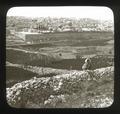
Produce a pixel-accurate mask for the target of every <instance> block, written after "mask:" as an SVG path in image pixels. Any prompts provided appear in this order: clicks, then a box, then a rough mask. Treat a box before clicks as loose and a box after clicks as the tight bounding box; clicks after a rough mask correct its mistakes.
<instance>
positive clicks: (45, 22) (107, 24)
mask: <svg viewBox="0 0 120 114" xmlns="http://www.w3.org/2000/svg"><path fill="white" fill-rule="evenodd" d="M6 29H7V33H9V32H11V33H14V32H38V33H46V32H84V31H110V32H111V31H113V22H112V21H111V20H109V21H103V20H93V19H90V18H80V19H76V18H62V17H61V18H51V17H47V18H44V17H40V18H26V17H17V16H16V17H14V16H10V17H7V27H6Z"/></svg>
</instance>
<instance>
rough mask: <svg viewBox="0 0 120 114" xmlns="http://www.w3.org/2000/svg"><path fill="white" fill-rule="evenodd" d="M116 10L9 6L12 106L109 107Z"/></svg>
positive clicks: (8, 65)
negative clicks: (114, 11)
mask: <svg viewBox="0 0 120 114" xmlns="http://www.w3.org/2000/svg"><path fill="white" fill-rule="evenodd" d="M114 83H115V82H114V14H113V12H112V10H111V9H110V8H108V7H103V6H39V7H38V6H37V7H30V6H29V7H23V6H21V7H12V8H10V9H9V10H8V12H7V15H6V100H7V104H8V105H9V106H10V107H13V108H32V109H34V108H108V107H110V106H112V104H113V102H114Z"/></svg>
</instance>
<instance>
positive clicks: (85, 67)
mask: <svg viewBox="0 0 120 114" xmlns="http://www.w3.org/2000/svg"><path fill="white" fill-rule="evenodd" d="M90 67H91V60H90V58H87V59H85V63H84V64H83V66H82V70H89V69H90Z"/></svg>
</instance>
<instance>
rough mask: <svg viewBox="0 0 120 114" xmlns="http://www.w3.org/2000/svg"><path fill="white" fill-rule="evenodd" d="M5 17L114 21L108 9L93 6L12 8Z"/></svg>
mask: <svg viewBox="0 0 120 114" xmlns="http://www.w3.org/2000/svg"><path fill="white" fill-rule="evenodd" d="M7 16H25V17H72V18H92V19H98V20H112V21H113V20H114V16H113V12H112V10H111V9H110V8H108V7H95V6H93V7H92V6H91V7H90V6H89V7H88V6H86V7H85V6H54V7H51V6H50V7H43V6H40V7H12V8H10V9H9V10H8V12H7Z"/></svg>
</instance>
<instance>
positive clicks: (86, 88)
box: [6, 66, 114, 108]
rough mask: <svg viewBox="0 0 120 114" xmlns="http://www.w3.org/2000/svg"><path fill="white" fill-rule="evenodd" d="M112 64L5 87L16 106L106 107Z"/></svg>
mask: <svg viewBox="0 0 120 114" xmlns="http://www.w3.org/2000/svg"><path fill="white" fill-rule="evenodd" d="M113 88H114V67H113V66H111V67H106V68H100V69H96V70H86V71H73V72H70V73H66V74H60V75H56V76H53V77H41V78H36V77H34V78H32V79H30V80H26V81H23V82H21V83H17V84H15V85H14V86H12V87H11V88H7V89H6V93H7V96H6V97H7V102H8V104H9V105H10V106H12V107H17V108H51V107H52V108H56V107H58V108H83V107H107V106H110V105H111V104H112V102H113V91H114V90H113Z"/></svg>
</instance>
